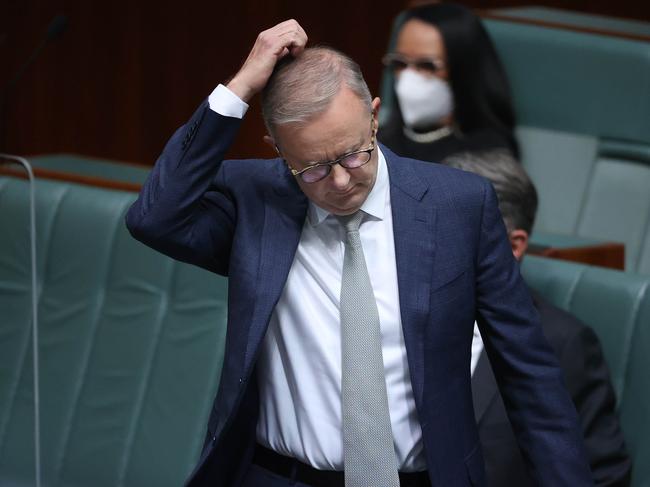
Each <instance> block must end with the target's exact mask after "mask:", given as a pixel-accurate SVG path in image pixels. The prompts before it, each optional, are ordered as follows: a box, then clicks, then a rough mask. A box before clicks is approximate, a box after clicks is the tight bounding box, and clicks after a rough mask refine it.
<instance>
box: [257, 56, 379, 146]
mask: <svg viewBox="0 0 650 487" xmlns="http://www.w3.org/2000/svg"><path fill="white" fill-rule="evenodd" d="M343 84H344V85H345V86H347V87H348V88H349V89H350V90H351V91H352V92H353V93H355V94H356V95H357V96H358V97H359V99H360V100H361V101H362V102H363V103H364V105H367V107H368V111H370V110H371V106H372V99H371V97H370V90H368V85H367V84H366V81H365V80H364V79H363V75H362V74H361V69H360V68H359V65H358V64H357V63H356V62H354V61H353V60H352V59H351V58H350V57H348V56H346V55H345V54H343V53H342V52H339V51H337V50H335V49H332V48H330V47H311V48H307V49H305V50H304V51H303V52H302V53H301V54H300V55H299V56H298V57H295V58H294V57H293V56H290V55H287V56H285V57H284V58H283V59H282V60H280V61H279V62H278V64H277V65H276V67H275V69H274V70H273V74H272V75H271V77H270V78H269V80H268V82H267V84H266V87H265V88H264V90H263V92H262V116H263V117H264V124H265V125H266V129H267V130H268V131H269V134H270V135H272V136H273V135H274V134H273V129H274V128H275V127H277V126H278V125H283V124H287V123H300V122H306V121H308V120H309V119H311V118H312V117H314V116H316V115H319V114H321V113H323V112H324V111H325V110H326V109H327V107H328V106H329V105H330V103H331V101H332V100H333V99H334V97H335V96H336V95H337V94H338V92H339V90H340V89H341V86H342V85H343Z"/></svg>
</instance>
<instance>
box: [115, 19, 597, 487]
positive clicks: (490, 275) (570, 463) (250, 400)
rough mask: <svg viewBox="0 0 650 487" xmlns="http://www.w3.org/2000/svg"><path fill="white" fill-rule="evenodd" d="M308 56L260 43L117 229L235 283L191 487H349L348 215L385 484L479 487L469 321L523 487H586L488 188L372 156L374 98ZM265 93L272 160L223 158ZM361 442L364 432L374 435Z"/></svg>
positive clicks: (552, 367)
mask: <svg viewBox="0 0 650 487" xmlns="http://www.w3.org/2000/svg"><path fill="white" fill-rule="evenodd" d="M306 42H307V36H306V34H305V32H304V31H303V29H302V28H301V27H300V25H299V24H298V23H297V22H295V21H293V20H289V21H286V22H283V23H281V24H278V25H276V26H275V27H273V28H271V29H269V30H267V31H264V32H262V33H261V34H260V35H259V36H258V38H257V40H256V42H255V45H254V46H253V48H252V50H251V52H250V54H249V56H248V58H247V60H246V61H245V63H244V65H243V66H242V68H241V69H240V71H239V72H238V73H237V74H236V75H235V76H234V77H233V78H232V80H231V81H230V82H229V83H228V84H227V86H223V85H219V86H218V87H217V88H216V89H215V90H214V91H213V93H212V94H211V95H210V96H209V98H208V100H206V101H205V102H204V103H203V104H201V106H200V107H199V108H198V110H197V111H196V112H195V113H194V115H193V116H192V118H191V119H190V121H189V122H188V123H187V124H186V125H184V126H183V127H181V128H180V129H179V130H178V131H177V132H176V133H175V134H174V135H173V136H172V138H171V139H170V141H169V142H168V144H167V146H166V147H165V149H164V151H163V153H162V154H161V156H160V158H159V159H158V161H157V162H156V165H155V167H154V169H153V171H152V173H151V175H150V176H149V178H148V180H147V182H146V183H145V185H144V187H143V189H142V191H141V194H140V196H139V198H138V200H137V201H136V203H135V204H134V205H133V206H132V208H131V209H130V210H129V212H128V215H127V226H128V227H129V229H130V231H131V233H132V234H133V235H134V236H135V237H136V238H137V239H139V240H141V241H142V242H144V243H146V244H147V245H150V246H151V247H153V248H155V249H157V250H159V251H161V252H163V253H165V254H167V255H170V256H172V257H173V258H175V259H179V260H182V261H185V262H190V263H193V264H196V265H199V266H201V267H204V268H206V269H208V270H211V271H213V272H217V273H220V274H223V275H227V276H228V277H229V301H228V330H227V337H226V349H225V356H224V364H223V370H222V375H221V380H220V383H219V390H218V393H217V397H216V398H215V402H214V407H213V411H212V414H211V416H210V420H209V422H208V428H207V429H208V433H207V436H206V441H205V444H204V448H203V452H202V454H201V458H200V459H199V462H198V464H197V466H196V468H195V470H194V472H193V473H192V475H191V477H190V478H189V480H188V483H187V485H189V486H214V485H226V486H231V485H233V486H235V485H244V486H258V485H259V486H262V485H264V486H288V485H297V486H304V485H313V486H322V485H326V486H337V485H346V486H349V485H360V484H359V482H358V481H357V483H356V484H354V483H350V482H349V480H348V476H349V474H350V471H349V470H346V466H345V465H344V462H343V459H344V456H345V454H346V453H347V452H346V451H345V450H346V449H348V448H349V449H356V448H357V447H358V445H356V444H350V443H348V442H346V444H345V446H344V442H343V439H342V438H343V435H344V434H345V433H346V432H345V431H343V426H342V424H343V421H342V414H343V412H342V405H341V402H342V400H341V383H342V377H341V375H342V374H343V373H344V371H343V370H342V368H341V361H342V352H341V345H342V344H341V335H342V333H341V324H342V323H343V320H340V315H339V303H340V302H341V292H342V285H341V276H342V273H343V271H344V268H343V262H344V255H343V254H344V250H345V249H347V248H348V244H346V243H345V240H346V239H348V243H349V236H348V237H346V235H349V233H346V232H350V230H349V229H347V230H346V229H344V228H343V226H342V224H341V223H340V221H339V218H337V217H342V216H343V217H344V216H346V215H356V216H361V217H362V218H363V220H362V222H361V226H360V227H359V230H358V235H359V237H358V238H359V240H360V245H361V248H362V250H363V256H364V261H365V263H366V266H365V267H366V268H367V275H366V281H368V280H369V282H370V285H371V287H372V293H371V294H372V295H373V297H374V302H373V306H375V302H376V311H377V314H378V318H379V319H378V325H377V326H378V327H379V328H380V329H379V330H378V331H379V333H380V339H381V355H382V357H381V359H382V363H383V369H384V375H385V388H383V391H384V392H383V397H382V398H379V397H377V401H381V402H383V403H385V404H387V406H388V412H389V417H387V422H388V423H389V427H390V431H391V434H392V438H393V445H392V446H393V449H394V458H395V462H394V465H392V462H389V463H391V465H388V467H389V468H395V469H396V470H399V484H400V485H402V486H426V485H432V486H444V487H448V486H465V485H467V486H469V485H485V471H484V466H483V458H482V451H481V447H480V444H479V438H478V432H477V429H476V424H475V421H474V410H473V406H472V395H471V387H470V373H469V361H470V347H471V342H472V335H473V334H472V330H473V324H474V320H475V319H476V320H477V322H478V325H479V328H480V329H481V332H482V334H483V337H484V342H485V348H486V350H487V352H488V355H489V357H490V360H491V362H492V365H493V368H494V371H495V375H496V377H497V380H498V382H499V385H500V391H501V393H502V395H503V397H504V398H505V401H506V404H507V405H508V413H509V417H510V419H511V421H512V424H513V427H514V430H515V432H516V435H517V439H518V444H519V447H520V449H521V451H522V454H523V456H524V458H526V460H527V462H528V466H529V472H530V474H531V476H532V477H533V478H535V479H536V480H537V481H538V482H539V483H540V484H541V485H550V486H561V485H566V486H583V485H591V478H590V472H589V466H588V464H587V461H586V459H585V454H584V451H583V446H582V443H581V435H580V428H579V425H578V422H577V418H576V413H575V409H574V408H573V405H572V404H571V400H570V398H569V396H568V394H567V392H566V390H565V389H564V385H563V381H562V376H561V372H560V370H559V368H558V365H557V361H556V359H555V358H554V355H553V352H552V350H551V349H550V347H549V346H548V344H547V342H546V340H545V339H544V336H543V334H542V331H541V328H540V326H539V318H538V316H537V313H536V311H535V308H534V306H533V304H532V301H531V298H530V295H529V294H528V291H527V289H526V287H525V285H524V284H523V282H522V279H521V277H520V274H519V270H518V267H517V263H516V262H515V260H514V259H513V257H512V253H511V251H510V245H509V243H508V239H507V235H506V232H505V229H504V226H503V223H502V221H501V216H500V214H499V211H498V208H497V200H496V197H495V194H494V191H493V190H492V188H491V186H490V185H489V183H487V182H486V181H485V180H483V179H481V178H479V177H476V176H474V175H471V174H468V173H464V172H462V171H457V170H454V169H450V168H446V167H444V166H440V165H436V164H428V163H423V162H420V161H414V160H409V159H403V158H400V157H398V156H396V155H395V154H392V153H391V152H390V151H389V150H387V149H386V148H385V147H383V146H381V145H380V144H378V143H377V141H376V139H375V134H376V131H377V114H378V110H379V105H380V101H379V99H378V98H375V99H371V97H370V94H369V91H368V88H367V86H366V84H365V81H364V80H363V77H362V75H361V72H360V70H359V67H358V66H357V65H356V63H354V62H353V61H352V60H351V59H349V58H347V57H346V56H344V55H342V54H341V53H338V52H336V51H334V50H331V49H327V48H312V49H305V45H306ZM260 91H263V93H262V105H263V107H262V109H263V114H264V119H265V122H266V125H267V129H268V131H269V136H268V137H267V141H268V142H269V143H270V144H271V145H272V146H273V147H274V148H275V149H276V150H277V152H278V154H279V156H280V157H279V158H277V159H273V160H237V161H224V155H225V152H226V151H227V150H228V147H229V146H230V144H231V143H232V141H233V139H234V137H235V136H236V134H237V130H238V128H239V125H240V120H241V118H242V116H243V114H244V113H245V111H246V108H247V107H248V105H247V103H246V102H248V101H249V100H250V99H251V98H252V97H253V96H254V95H255V94H257V93H259V92H260ZM358 212H362V213H358ZM355 245H356V244H355ZM345 252H347V250H345ZM364 309H365V308H364ZM361 355H363V354H357V358H359V359H360V358H365V357H361ZM345 373H346V374H347V372H345ZM346 377H347V375H346ZM361 419H363V418H361ZM375 427H376V425H375V424H366V425H365V428H366V431H368V436H369V437H370V436H373V434H374V433H375V431H374V429H375ZM359 441H360V443H364V442H365V438H360V440H359ZM374 451H376V450H374ZM381 451H382V452H385V450H381ZM391 457H392V452H391ZM346 458H347V457H346ZM381 467H382V468H383V467H385V465H382V466H381ZM344 471H345V477H344ZM353 473H356V472H353ZM344 478H345V481H344ZM395 479H397V472H396V473H395ZM344 482H345V483H344ZM367 485H373V482H371V481H368V482H367ZM391 485H395V483H391ZM373 487H374V485H373ZM377 487H384V485H383V482H382V485H381V486H377Z"/></svg>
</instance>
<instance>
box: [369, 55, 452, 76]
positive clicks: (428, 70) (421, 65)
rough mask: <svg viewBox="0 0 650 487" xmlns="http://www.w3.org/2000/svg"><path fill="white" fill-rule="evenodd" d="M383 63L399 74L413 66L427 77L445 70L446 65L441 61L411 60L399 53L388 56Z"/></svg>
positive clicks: (427, 59) (428, 59)
mask: <svg viewBox="0 0 650 487" xmlns="http://www.w3.org/2000/svg"><path fill="white" fill-rule="evenodd" d="M381 61H382V63H383V64H384V66H386V67H387V68H389V69H391V70H392V71H395V72H397V73H399V72H400V71H403V70H405V69H406V68H408V67H409V66H413V67H414V68H415V69H416V70H417V71H419V72H421V73H422V74H424V75H427V76H433V75H435V74H436V73H437V72H438V71H442V70H443V69H445V64H444V63H443V62H442V61H440V60H439V59H430V58H420V59H410V58H408V57H406V56H403V55H402V54H398V53H390V54H386V55H385V56H384V58H383V59H382V60H381Z"/></svg>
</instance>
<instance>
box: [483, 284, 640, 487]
mask: <svg viewBox="0 0 650 487" xmlns="http://www.w3.org/2000/svg"><path fill="white" fill-rule="evenodd" d="M533 301H534V303H535V306H536V308H537V309H538V311H539V314H540V318H541V324H542V329H543V331H544V335H546V338H547V339H548V341H549V343H550V344H551V346H552V347H553V349H554V350H555V353H556V355H557V357H558V358H559V360H560V366H561V367H562V371H563V372H564V378H565V381H566V385H567V389H568V390H569V394H570V395H571V398H572V399H573V402H574V404H575V406H576V409H577V410H578V416H579V417H580V423H581V425H582V431H583V434H584V440H585V448H586V450H587V456H588V457H589V463H590V464H591V471H592V473H593V477H594V481H595V484H596V485H597V486H599V487H604V486H608V487H625V486H628V485H630V476H631V470H632V462H631V460H630V458H629V456H628V454H627V452H626V449H625V441H624V439H623V433H622V431H621V428H620V425H619V421H618V416H617V414H616V395H615V394H614V388H613V387H612V384H611V382H610V378H609V370H608V368H607V364H606V363H605V358H604V357H603V354H602V351H601V348H600V342H599V341H598V338H597V337H596V334H595V333H594V332H593V330H592V329H591V328H589V327H587V326H585V325H584V324H582V323H581V322H580V321H578V320H577V319H576V318H575V317H574V316H573V315H571V314H569V313H567V312H566V311H563V310H561V309H559V308H557V307H555V306H553V305H552V304H550V303H549V302H547V301H546V300H544V299H542V298H541V297H540V296H537V295H535V294H534V295H533ZM472 394H473V397H474V408H475V414H476V422H477V424H478V431H479V437H480V441H481V446H482V448H483V452H484V459H485V470H486V473H487V480H488V485H495V486H499V485H517V486H520V487H526V486H532V485H535V484H534V483H533V481H532V479H531V478H530V476H529V475H528V473H527V472H526V468H525V465H524V461H523V458H522V456H521V454H520V453H519V449H518V448H517V441H516V439H515V436H514V434H513V432H512V428H511V426H510V422H509V421H508V416H507V415H506V410H505V406H504V404H503V400H502V398H501V396H500V395H499V391H498V389H497V383H496V381H495V379H494V374H493V372H492V368H491V367H490V362H489V360H488V357H487V355H486V354H485V353H482V354H481V357H480V358H479V361H478V363H477V365H476V370H475V371H474V375H473V376H472Z"/></svg>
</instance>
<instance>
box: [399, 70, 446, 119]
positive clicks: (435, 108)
mask: <svg viewBox="0 0 650 487" xmlns="http://www.w3.org/2000/svg"><path fill="white" fill-rule="evenodd" d="M395 93H396V94H397V101H398V103H399V107H400V110H401V111H402V118H403V119H404V123H405V124H406V126H407V127H409V128H415V129H417V128H427V127H431V126H433V125H435V124H436V123H438V122H440V120H442V119H443V118H445V117H447V116H448V115H450V114H451V113H452V111H453V110H454V99H453V95H452V93H451V88H450V87H449V84H448V83H447V82H446V81H445V80H442V79H440V78H437V77H435V76H434V77H433V78H427V77H426V76H423V75H421V74H420V73H418V72H417V71H415V70H414V69H411V68H407V69H405V70H404V71H402V73H401V74H400V75H399V78H398V79H397V83H396V84H395Z"/></svg>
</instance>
